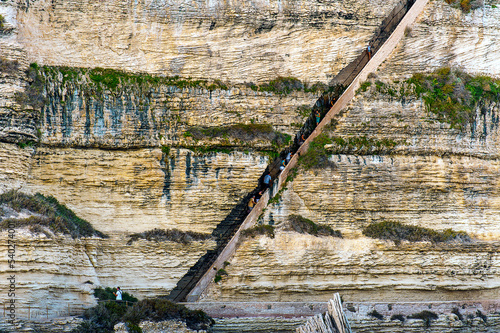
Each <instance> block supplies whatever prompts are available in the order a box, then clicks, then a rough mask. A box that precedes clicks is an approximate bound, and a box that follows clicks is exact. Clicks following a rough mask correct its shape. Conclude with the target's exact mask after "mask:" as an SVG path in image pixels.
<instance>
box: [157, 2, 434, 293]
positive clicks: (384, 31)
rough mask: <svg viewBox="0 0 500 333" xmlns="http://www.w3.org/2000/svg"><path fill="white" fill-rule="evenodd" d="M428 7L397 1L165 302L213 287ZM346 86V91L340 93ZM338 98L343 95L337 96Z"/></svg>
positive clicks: (234, 209) (214, 232) (217, 228)
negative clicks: (294, 173) (292, 176)
mask: <svg viewBox="0 0 500 333" xmlns="http://www.w3.org/2000/svg"><path fill="white" fill-rule="evenodd" d="M427 1H428V0H416V1H414V0H401V1H400V2H399V3H398V4H397V5H396V7H395V8H394V9H393V10H392V11H391V13H390V14H389V15H388V16H387V18H386V19H384V20H383V21H382V23H381V25H380V26H379V28H378V30H377V32H376V33H375V35H374V37H373V38H372V39H371V40H370V42H369V44H370V45H371V47H372V50H373V55H372V57H371V59H370V58H369V56H368V53H367V52H366V51H363V52H361V54H360V55H359V56H358V57H357V58H356V59H355V60H353V61H352V62H351V63H350V64H348V65H347V66H346V67H345V68H344V69H342V70H341V71H340V72H339V73H338V75H337V76H336V77H335V78H334V79H333V80H332V81H331V82H330V85H331V86H333V87H340V89H333V90H332V91H330V92H327V93H325V94H323V95H322V96H321V97H320V98H319V99H318V100H317V102H316V103H315V105H314V107H313V112H312V114H311V116H310V117H309V118H308V119H307V121H306V123H305V124H304V126H303V127H302V129H301V130H300V132H299V133H298V134H297V136H296V138H295V140H294V144H293V145H292V147H290V148H289V149H287V150H285V151H283V152H282V153H281V154H280V157H279V158H278V159H276V160H275V161H273V162H272V163H271V164H270V165H269V166H268V168H267V169H266V171H269V172H271V175H272V176H273V178H274V183H273V186H272V187H271V188H270V190H267V191H266V192H265V193H264V195H263V196H262V198H261V200H260V201H259V202H258V204H257V205H256V206H255V207H254V209H253V210H252V211H251V212H250V214H248V215H247V214H246V204H247V202H248V200H249V199H250V197H251V196H252V195H253V194H254V193H256V191H257V190H258V188H256V189H255V190H254V191H252V192H251V193H249V194H248V195H247V196H246V197H245V198H243V199H242V200H241V201H240V202H239V203H238V204H237V205H236V206H235V207H234V208H233V209H232V210H231V212H230V213H229V214H228V216H227V217H226V218H225V219H224V220H223V221H222V222H221V223H219V225H217V227H216V228H215V230H214V231H213V233H212V235H213V236H214V238H215V239H216V241H217V246H216V248H215V249H213V250H209V251H207V253H206V254H205V255H204V256H203V257H201V258H200V260H198V262H197V263H196V264H195V265H194V266H193V267H191V268H190V269H189V271H188V272H187V273H186V275H184V276H183V277H182V278H181V279H180V280H179V282H178V283H177V286H176V287H175V288H174V289H173V290H172V291H171V293H170V294H169V295H168V296H167V298H168V299H170V300H172V301H175V302H183V301H188V302H193V301H196V300H197V299H198V298H199V296H200V295H201V293H202V292H203V291H204V290H205V289H206V287H207V286H208V285H209V284H210V282H211V281H213V278H214V277H215V274H216V271H217V269H218V268H222V267H223V265H224V262H225V261H228V260H229V259H230V257H231V256H232V255H233V254H234V251H235V250H236V247H237V244H238V240H239V237H240V233H241V231H242V230H244V229H247V228H250V227H251V226H252V225H254V224H255V222H256V221H257V219H258V217H259V215H260V214H261V213H262V210H263V209H264V208H265V207H266V206H267V202H268V200H269V199H270V198H272V197H273V195H274V193H276V192H277V191H279V189H281V187H282V186H283V184H284V183H285V181H286V178H287V176H288V173H289V171H290V170H291V169H292V168H293V167H295V166H296V164H297V160H298V156H300V155H301V154H303V153H305V152H306V151H307V148H308V146H309V143H310V142H311V141H312V140H313V139H314V138H316V137H317V136H318V135H319V134H320V133H321V131H322V129H323V128H324V127H325V126H326V125H328V124H329V123H330V121H331V120H332V119H333V117H335V116H336V115H338V114H339V113H340V111H341V110H342V109H343V108H344V107H345V106H346V105H347V104H348V103H349V101H350V100H351V99H352V98H353V97H354V94H355V91H356V89H357V88H358V87H359V84H360V82H362V81H364V80H366V77H367V76H368V73H370V72H372V71H374V70H376V68H377V67H378V66H379V65H380V64H381V63H382V62H383V61H384V60H385V59H386V58H387V57H388V56H389V55H390V54H391V52H392V51H393V49H394V48H395V47H396V45H397V43H398V42H399V41H400V40H401V38H402V37H403V36H404V31H405V29H406V27H408V26H409V25H410V24H412V23H413V22H414V21H415V19H416V17H417V16H418V14H420V12H421V11H422V10H423V8H424V6H425V4H426V3H427ZM346 86H348V87H347V89H345V91H344V88H345V87H346ZM341 93H342V95H340V94H341ZM333 102H334V104H333ZM332 104H333V106H332ZM316 110H319V111H320V113H321V115H322V117H323V119H322V121H321V122H320V124H319V125H318V126H316V122H315V118H314V113H315V111H316ZM302 134H304V135H305V136H306V137H307V139H306V141H305V142H304V143H303V144H302V145H299V138H300V136H301V135H302ZM288 151H294V152H296V154H294V156H293V158H292V160H291V161H290V163H289V164H288V165H287V166H286V168H285V170H283V171H282V172H281V173H279V169H278V166H279V163H280V161H281V160H282V158H283V156H284V155H285V154H286V153H287V152H288ZM261 179H262V177H261Z"/></svg>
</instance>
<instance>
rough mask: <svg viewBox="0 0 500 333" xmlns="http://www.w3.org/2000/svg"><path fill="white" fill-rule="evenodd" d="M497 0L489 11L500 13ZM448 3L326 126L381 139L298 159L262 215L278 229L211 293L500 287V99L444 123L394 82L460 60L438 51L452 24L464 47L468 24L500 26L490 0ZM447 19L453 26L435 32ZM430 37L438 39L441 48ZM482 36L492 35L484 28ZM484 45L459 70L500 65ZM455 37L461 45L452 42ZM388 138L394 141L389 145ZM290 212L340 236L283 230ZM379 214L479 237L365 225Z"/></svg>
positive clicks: (366, 293)
mask: <svg viewBox="0 0 500 333" xmlns="http://www.w3.org/2000/svg"><path fill="white" fill-rule="evenodd" d="M490 5H491V4H489V5H487V7H485V9H484V11H487V10H492V11H493V12H495V11H496V9H495V8H492V7H491V6H490ZM446 6H447V5H445V4H443V5H441V3H440V2H431V3H430V4H429V5H428V7H427V8H426V10H425V13H424V14H422V15H421V16H420V19H419V22H418V23H416V24H415V26H414V28H413V30H412V32H411V34H410V35H409V36H407V38H405V39H404V40H403V42H402V43H401V44H400V46H399V47H398V50H397V52H395V53H394V54H393V55H392V56H391V57H390V58H388V59H387V60H386V62H385V65H383V66H382V67H381V68H380V69H379V70H378V71H377V72H376V73H375V77H372V78H371V82H372V86H371V87H370V88H368V89H367V90H366V92H360V93H359V94H358V95H357V96H356V98H355V99H354V100H353V101H352V102H351V103H350V105H349V106H348V108H347V109H346V111H345V113H344V114H343V115H342V116H341V117H339V119H338V123H337V124H335V126H333V127H332V128H330V129H329V131H328V134H329V135H331V136H333V137H340V138H349V137H350V138H353V137H354V138H361V139H362V140H361V141H359V142H362V141H363V140H364V142H368V141H367V140H373V141H371V142H378V143H380V144H381V146H380V147H376V145H375V144H374V145H373V146H374V147H368V146H367V145H366V144H365V145H364V146H363V145H359V146H358V147H354V148H353V147H351V148H349V147H348V146H347V145H346V146H344V147H342V146H339V145H338V144H333V145H332V146H331V147H330V148H328V151H329V152H330V153H329V161H328V163H325V166H324V167H322V168H319V169H312V170H309V171H304V170H300V171H299V174H298V175H297V176H296V178H295V179H294V180H293V182H291V183H289V184H287V185H286V187H287V188H288V189H287V190H286V191H284V192H283V193H282V194H281V199H280V200H279V202H278V203H276V204H274V205H270V206H269V207H268V208H267V210H266V212H265V214H264V217H263V220H262V222H263V223H266V224H268V223H269V224H273V225H275V226H276V227H277V230H276V237H275V238H274V239H271V238H268V237H264V236H258V237H257V238H248V239H247V240H245V241H243V242H242V244H241V246H240V248H239V250H238V251H237V252H236V254H235V256H234V258H233V260H232V261H231V264H230V265H228V266H227V267H226V271H227V273H228V275H227V276H223V277H222V280H221V282H219V283H218V284H214V285H212V286H211V288H210V289H209V290H208V291H207V293H206V295H205V299H206V300H215V299H217V300H248V299H255V300H256V299H259V300H277V301H286V300H295V299H296V298H297V297H300V298H301V299H303V300H317V299H325V300H326V299H328V298H329V296H330V295H331V293H333V292H335V291H339V292H341V293H342V294H343V295H345V298H344V299H349V300H354V299H356V300H377V299H385V300H394V301H397V300H398V299H412V300H439V299H440V300H455V299H470V300H474V299H496V298H498V292H499V290H500V288H499V287H500V286H499V285H498V283H497V281H498V274H499V271H498V265H499V263H500V261H499V258H498V257H497V256H496V255H495V253H496V252H497V251H498V240H499V239H500V228H499V227H498V226H499V222H500V221H499V218H498V216H499V211H500V206H499V202H500V199H499V198H500V193H499V191H498V185H499V183H498V182H499V177H498V175H499V171H500V170H499V166H500V165H499V161H498V159H499V152H500V146H499V145H498V142H499V129H498V120H497V114H498V105H497V104H495V103H489V104H484V105H481V106H480V107H478V108H477V109H476V110H475V112H476V121H475V122H473V123H470V124H464V128H463V130H461V129H458V128H452V127H451V126H450V124H448V123H440V122H439V121H438V120H437V119H438V118H437V117H436V115H434V114H432V113H430V112H428V111H427V110H426V108H425V105H424V101H423V100H420V99H417V98H415V97H412V96H411V94H410V95H409V96H405V97H404V98H401V97H400V95H399V88H400V87H401V85H402V84H403V83H402V82H399V83H394V81H402V80H404V79H405V78H408V77H409V76H410V75H411V74H412V73H413V71H424V70H425V71H429V70H432V69H434V68H436V67H438V66H442V65H447V64H449V65H457V64H458V61H459V60H460V59H462V60H463V59H464V58H463V57H465V54H466V51H463V53H460V56H461V57H462V58H460V57H458V56H457V57H455V58H454V59H455V60H456V61H455V60H454V61H455V62H453V61H451V62H449V63H448V62H444V60H443V59H441V58H440V52H441V50H444V48H445V46H444V44H445V43H443V44H439V43H438V42H437V41H446V40H450V43H459V42H458V41H454V40H453V39H452V38H449V37H450V36H448V35H447V34H449V33H451V32H450V31H452V30H453V29H455V27H453V25H455V24H456V25H457V26H459V27H460V29H461V30H459V29H458V28H457V32H458V31H459V32H460V33H463V34H464V35H465V37H464V38H468V39H469V42H467V43H466V42H464V43H463V44H464V45H465V44H467V46H464V45H463V46H464V50H465V49H466V48H469V47H472V46H471V45H472V44H473V43H471V42H470V40H473V39H474V38H476V37H477V34H476V33H474V34H471V33H469V31H480V32H481V33H480V34H479V35H480V36H483V35H487V34H489V33H492V34H498V31H499V30H498V28H497V27H496V23H495V22H496V21H495V22H493V21H491V20H489V19H485V20H483V21H480V20H479V14H480V12H481V11H482V10H483V9H480V10H475V11H472V12H471V13H470V14H460V13H459V12H458V11H456V10H455V9H447V7H446ZM453 15H455V16H456V17H455V16H453ZM438 18H439V19H438ZM458 18H460V20H458ZM471 18H476V19H474V20H472V19H471ZM466 25H467V27H468V30H466V31H464V30H463V29H465V28H464V26H466ZM443 27H444V29H443V30H444V33H445V35H446V37H442V36H441V33H440V32H438V30H439V29H441V28H443ZM439 31H441V30H439ZM413 32H415V33H413ZM432 38H435V39H436V43H437V44H439V45H436V47H435V48H433V45H434V44H432V43H431V42H430V40H431V39H432ZM441 38H443V39H441ZM481 42H484V43H486V44H488V42H487V40H486V38H485V39H484V40H483V39H481ZM406 43H408V44H406ZM460 44H461V42H460ZM407 45H413V46H407ZM453 45H455V46H456V47H457V48H458V47H459V46H458V44H453ZM481 45H482V44H481ZM481 45H479V46H478V48H477V49H475V52H479V53H481V54H482V56H478V58H475V60H474V64H472V63H470V67H469V66H468V65H467V66H464V67H463V68H462V70H464V71H466V72H470V73H475V72H479V73H482V74H484V75H493V76H495V75H498V73H499V72H498V69H499V67H498V66H497V65H496V60H491V61H490V60H488V59H490V58H488V56H486V51H485V50H486V49H487V47H483V46H481ZM489 45H492V43H491V44H489ZM403 46H404V47H406V48H403ZM447 47H448V49H449V50H450V52H453V47H450V45H448V46H447ZM491 47H493V46H491ZM434 50H436V51H434ZM412 52H413V53H412ZM460 52H462V51H460ZM412 54H413V56H412ZM469 55H470V53H469ZM431 57H432V58H433V59H436V62H431V61H430V60H429V58H431ZM417 58H418V59H417ZM402 59H404V62H402ZM482 59H484V61H483V60H482ZM428 64H431V65H430V66H427V65H428ZM466 64H469V63H466ZM397 66H400V67H397ZM405 66H406V67H405ZM376 80H381V81H382V82H384V83H386V85H387V84H391V85H392V86H391V87H393V88H395V89H396V90H395V93H394V94H392V95H391V94H387V93H381V92H378V90H381V91H384V90H386V89H387V86H386V87H385V88H382V89H377V87H376V86H377V84H376V83H375V81H376ZM384 140H390V141H392V142H396V143H397V144H396V146H395V147H385V146H384V143H383V142H384ZM386 142H388V141H386ZM290 214H300V215H302V216H304V217H306V218H309V219H311V220H313V221H314V222H316V223H322V224H328V225H329V226H331V227H332V228H333V229H336V230H340V231H341V232H342V234H343V235H344V239H338V238H332V237H314V236H310V235H301V234H298V233H294V232H289V231H284V230H283V224H284V222H285V220H286V217H287V216H288V215H290ZM381 221H397V222H401V223H404V224H409V225H416V226H421V227H427V228H432V229H435V230H444V229H448V228H451V229H453V230H457V231H459V230H460V231H465V232H467V233H468V234H469V235H470V236H471V237H472V238H473V239H474V240H473V242H472V243H449V244H441V245H434V244H431V243H425V242H423V243H404V242H403V243H402V244H401V245H395V244H394V243H393V242H391V241H379V240H373V239H370V238H367V237H364V236H362V234H361V231H362V228H363V227H365V226H367V225H368V224H369V223H371V222H381ZM368 326H369V325H368Z"/></svg>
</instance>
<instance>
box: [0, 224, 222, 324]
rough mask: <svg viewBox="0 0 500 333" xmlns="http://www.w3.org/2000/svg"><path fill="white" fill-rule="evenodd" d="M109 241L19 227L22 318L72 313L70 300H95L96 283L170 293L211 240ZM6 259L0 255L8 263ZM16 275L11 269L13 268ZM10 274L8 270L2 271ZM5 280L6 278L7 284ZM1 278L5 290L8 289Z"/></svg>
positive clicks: (77, 304) (144, 293)
mask: <svg viewBox="0 0 500 333" xmlns="http://www.w3.org/2000/svg"><path fill="white" fill-rule="evenodd" d="M110 236H111V237H110V238H107V239H98V238H82V239H71V238H69V237H57V238H53V239H48V238H46V237H45V236H36V235H33V234H31V233H30V232H28V231H26V230H23V229H21V228H16V233H15V237H14V239H13V240H14V241H15V243H16V252H15V261H16V263H15V270H14V272H15V275H16V305H17V309H18V310H19V311H18V317H19V318H27V316H28V314H27V308H28V305H29V306H31V311H32V313H31V316H33V317H35V316H36V312H37V311H39V312H41V313H42V315H41V317H43V314H44V311H45V309H46V307H47V308H48V309H50V316H51V317H54V316H61V315H67V311H68V304H69V305H70V307H72V308H73V311H74V310H75V308H76V309H81V308H82V307H83V306H86V307H89V306H93V305H94V304H95V299H94V297H93V292H92V290H93V289H94V288H95V286H105V287H107V286H110V287H116V286H120V287H121V288H122V289H123V291H126V292H128V293H131V294H133V295H135V296H137V297H140V298H143V297H149V296H154V295H165V294H168V292H169V291H170V290H171V289H172V288H173V287H174V286H175V284H176V282H177V280H178V279H180V278H181V277H182V276H183V275H184V274H185V273H186V271H187V270H188V269H189V267H191V266H192V265H193V264H194V263H195V262H196V261H197V260H198V258H199V257H200V256H201V255H202V254H203V253H205V251H206V250H207V249H209V248H211V247H213V246H214V245H215V243H214V242H213V241H212V240H207V241H200V242H192V243H189V244H187V245H186V244H179V243H175V242H170V241H166V242H159V243H156V242H148V241H145V240H138V241H136V242H133V243H132V244H131V245H127V242H128V240H129V238H128V237H126V235H124V234H118V233H113V234H111V235H110ZM1 237H2V238H1V239H2V241H1V243H0V248H1V250H2V251H4V253H7V232H6V231H4V232H3V233H2V236H1ZM7 259H8V258H7V257H6V256H4V258H2V259H1V261H0V264H1V266H2V267H7ZM10 272H11V273H12V270H10ZM2 276H5V277H7V276H8V272H5V273H2ZM4 281H5V282H4ZM7 283H8V281H7V279H6V278H3V279H2V288H3V290H7V289H8V288H7V289H5V288H4V287H7Z"/></svg>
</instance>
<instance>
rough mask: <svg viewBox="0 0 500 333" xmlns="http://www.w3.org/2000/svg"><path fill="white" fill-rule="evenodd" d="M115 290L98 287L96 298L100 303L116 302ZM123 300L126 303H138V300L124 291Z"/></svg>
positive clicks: (95, 292) (95, 291) (95, 293)
mask: <svg viewBox="0 0 500 333" xmlns="http://www.w3.org/2000/svg"><path fill="white" fill-rule="evenodd" d="M114 291H115V289H112V288H110V287H106V288H105V289H103V288H101V287H97V288H95V289H94V296H95V297H96V298H97V299H98V300H100V301H107V300H115V299H116V296H115V295H114V294H113V292H114ZM122 300H123V301H125V302H137V301H138V299H137V298H135V297H134V296H132V295H131V294H129V293H127V292H123V291H122Z"/></svg>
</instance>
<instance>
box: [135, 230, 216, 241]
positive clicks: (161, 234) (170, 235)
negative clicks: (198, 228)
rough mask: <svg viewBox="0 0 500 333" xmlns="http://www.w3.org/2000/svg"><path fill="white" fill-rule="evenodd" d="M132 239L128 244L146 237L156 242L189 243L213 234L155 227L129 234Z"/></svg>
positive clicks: (205, 238) (208, 237)
mask: <svg viewBox="0 0 500 333" xmlns="http://www.w3.org/2000/svg"><path fill="white" fill-rule="evenodd" d="M129 237H130V240H129V241H128V242H127V245H131V244H132V243H133V242H135V241H137V240H138V239H145V240H148V241H154V242H165V241H170V242H176V243H180V244H189V243H191V242H197V241H203V240H207V239H210V238H211V237H212V236H211V235H210V234H204V233H200V232H194V231H181V230H178V229H167V230H164V229H156V228H155V229H153V230H149V231H144V232H140V233H136V234H132V235H130V236H129Z"/></svg>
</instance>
